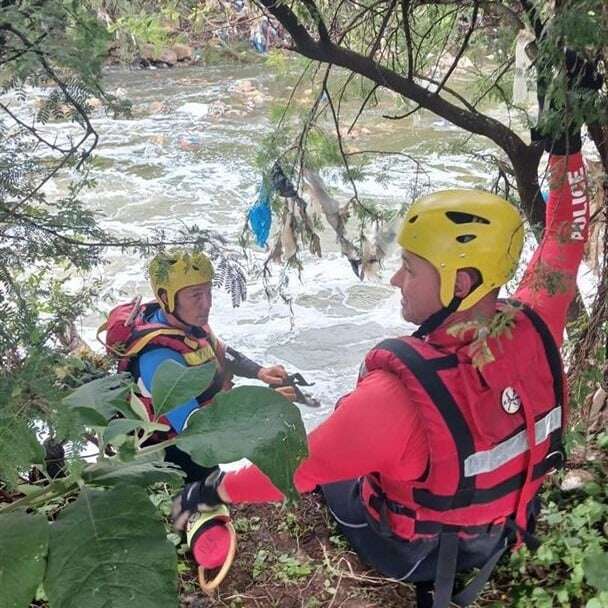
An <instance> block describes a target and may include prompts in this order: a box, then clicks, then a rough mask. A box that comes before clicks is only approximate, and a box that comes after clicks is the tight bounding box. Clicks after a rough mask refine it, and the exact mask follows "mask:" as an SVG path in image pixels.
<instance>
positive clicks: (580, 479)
mask: <svg viewBox="0 0 608 608" xmlns="http://www.w3.org/2000/svg"><path fill="white" fill-rule="evenodd" d="M593 480H594V477H593V473H591V472H590V471H587V470H585V469H572V470H571V471H568V472H567V473H566V475H565V477H564V479H563V481H562V483H561V486H560V487H561V490H562V492H572V491H573V490H580V489H581V488H582V487H583V486H584V485H585V484H587V483H589V482H591V481H593Z"/></svg>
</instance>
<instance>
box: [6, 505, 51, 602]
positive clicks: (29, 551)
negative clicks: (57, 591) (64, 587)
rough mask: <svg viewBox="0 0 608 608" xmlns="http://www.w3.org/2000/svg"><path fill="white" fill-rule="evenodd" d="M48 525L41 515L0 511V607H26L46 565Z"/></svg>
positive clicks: (32, 596) (32, 597)
mask: <svg viewBox="0 0 608 608" xmlns="http://www.w3.org/2000/svg"><path fill="white" fill-rule="evenodd" d="M48 543H49V524H48V521H47V519H46V517H44V516H43V515H39V514H35V515H30V514H27V513H25V512H23V511H16V512H14V513H4V514H0V590H1V593H0V608H27V607H28V606H29V605H30V603H31V602H32V600H33V599H34V594H35V593H36V589H37V588H38V585H39V584H40V583H41V582H42V577H43V576H44V569H45V567H46V554H47V550H48Z"/></svg>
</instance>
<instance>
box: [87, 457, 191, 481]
mask: <svg viewBox="0 0 608 608" xmlns="http://www.w3.org/2000/svg"><path fill="white" fill-rule="evenodd" d="M183 475H184V474H183V472H182V471H181V469H180V468H178V467H176V466H174V465H172V464H170V463H167V462H164V461H162V460H159V455H157V454H152V455H150V456H148V457H147V458H144V457H140V458H137V459H136V460H133V461H131V462H129V463H126V464H125V463H123V462H119V461H117V460H104V461H102V462H99V463H97V464H94V465H91V466H89V467H87V468H86V469H85V470H84V471H83V473H82V478H83V479H84V480H85V481H86V482H87V483H89V484H91V485H93V486H103V487H110V486H115V485H118V484H121V483H128V484H132V485H138V486H143V487H147V486H151V485H153V484H155V483H168V484H171V485H178V484H180V483H181V482H182V478H183Z"/></svg>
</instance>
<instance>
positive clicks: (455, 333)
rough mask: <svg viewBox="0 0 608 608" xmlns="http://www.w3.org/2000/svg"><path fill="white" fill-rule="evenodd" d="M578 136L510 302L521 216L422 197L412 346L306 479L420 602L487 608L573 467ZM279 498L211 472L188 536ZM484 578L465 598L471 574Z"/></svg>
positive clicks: (358, 398)
mask: <svg viewBox="0 0 608 608" xmlns="http://www.w3.org/2000/svg"><path fill="white" fill-rule="evenodd" d="M580 147H581V141H580V135H579V134H576V135H572V134H570V136H569V137H568V138H565V141H562V142H557V143H555V145H553V146H552V148H551V152H552V153H551V155H550V157H549V169H550V174H551V177H550V193H549V198H548V204H547V218H546V219H547V221H546V230H545V234H544V237H543V239H542V242H541V243H540V245H539V246H538V248H537V250H536V252H535V254H534V256H533V259H532V260H531V262H530V264H529V266H528V268H527V271H526V273H525V275H524V277H523V279H522V280H521V283H520V286H519V288H518V289H517V291H516V292H515V294H514V296H513V298H512V300H510V301H508V302H507V301H500V300H499V299H498V291H499V288H500V286H501V285H504V284H505V283H506V282H508V281H509V280H510V279H511V278H512V277H513V275H514V272H515V270H516V268H517V265H518V260H519V257H520V253H521V250H522V244H523V235H524V231H523V221H522V218H521V217H520V215H519V213H518V211H517V210H516V208H515V207H514V206H513V205H511V204H510V203H509V202H507V201H505V200H503V199H501V198H499V197H497V196H495V195H493V194H489V193H486V192H482V191H477V190H447V191H441V192H436V193H434V194H432V195H430V196H428V197H425V198H423V199H421V200H418V201H416V202H415V203H414V204H412V206H411V207H410V208H409V210H408V212H407V215H406V216H405V218H404V220H403V224H402V228H401V231H400V235H399V243H400V245H401V247H402V248H403V249H402V257H401V266H400V267H399V269H398V270H397V272H396V273H395V274H394V276H393V277H392V279H391V284H392V285H393V286H394V287H396V288H398V289H399V290H400V291H401V295H402V300H401V307H402V314H403V317H404V318H405V319H406V320H407V321H410V322H412V323H416V324H419V329H418V330H417V331H416V332H415V333H414V334H413V336H408V337H403V338H397V339H390V340H385V341H383V342H381V343H380V344H378V345H377V346H376V347H375V348H374V349H372V351H371V352H370V353H369V354H368V355H367V356H366V358H365V361H364V364H363V366H362V369H361V372H360V376H359V380H358V383H357V386H356V388H355V390H354V391H353V392H352V393H350V394H348V395H346V396H345V397H343V398H342V399H341V400H340V402H339V405H338V407H337V408H336V410H335V411H334V412H333V414H332V415H331V416H330V417H329V418H328V419H327V420H325V421H324V422H323V423H322V424H321V425H319V426H318V427H317V428H316V429H315V430H314V431H313V432H312V433H311V434H310V435H309V437H308V441H309V455H308V457H307V458H306V459H305V460H304V461H303V462H302V463H301V464H300V465H299V467H298V469H297V470H296V473H295V475H294V483H295V485H296V488H297V489H298V491H299V492H310V491H312V490H314V489H315V488H317V487H319V486H320V487H321V488H322V491H323V494H324V496H325V499H326V501H327V504H328V506H329V508H330V510H331V513H332V515H333V516H334V518H335V520H336V521H337V522H338V525H339V527H340V529H341V531H342V532H343V533H344V534H345V536H346V537H347V538H348V540H349V542H350V544H351V545H352V546H353V547H354V549H355V550H356V551H357V553H358V555H359V557H360V558H361V560H362V561H363V562H365V563H367V564H368V565H370V566H372V567H374V568H375V569H377V570H378V571H380V572H381V573H383V574H384V575H386V576H388V577H391V578H395V579H398V580H403V581H411V582H414V583H417V593H418V601H419V606H430V605H433V606H434V607H435V608H439V607H441V608H443V607H447V606H448V604H449V602H450V600H452V601H454V602H456V603H458V604H459V605H461V606H465V605H467V604H469V603H470V602H472V601H473V599H474V598H475V596H476V595H477V593H478V592H479V591H480V590H481V588H482V587H483V585H484V584H485V582H486V581H487V579H488V577H489V575H490V573H491V571H492V569H493V567H494V565H495V564H496V562H497V561H498V559H499V558H500V556H501V555H502V554H503V552H504V551H505V550H506V548H507V547H509V546H511V545H513V544H515V545H519V544H521V542H527V543H529V544H531V545H532V544H534V542H535V539H533V537H532V536H531V534H530V533H531V531H532V528H533V522H534V518H535V514H536V512H537V510H538V499H537V497H536V496H537V493H538V490H539V488H540V486H541V484H542V482H543V479H544V478H545V476H546V475H547V473H548V472H550V471H551V470H552V469H553V468H555V467H556V466H559V465H560V464H561V463H562V462H563V457H564V456H563V448H562V434H563V430H564V426H565V423H566V405H567V394H566V386H565V380H564V375H563V369H562V361H561V358H560V354H559V346H560V345H561V343H562V339H563V332H564V327H565V322H566V313H567V309H568V306H569V304H570V302H571V301H572V298H573V295H574V293H575V287H576V275H577V270H578V267H579V264H580V261H581V259H582V256H583V247H584V244H585V240H586V238H587V229H588V220H589V205H588V200H587V190H586V177H585V169H584V166H583V161H582V157H581V153H580ZM281 499H282V495H281V493H280V492H279V491H278V490H277V489H276V488H275V487H274V486H273V485H272V483H271V482H270V480H269V479H268V478H267V477H266V476H265V475H264V474H263V473H262V472H261V471H260V470H258V469H257V468H256V467H254V466H249V467H246V468H243V469H241V470H239V471H235V472H229V473H226V474H225V475H224V474H213V475H211V476H209V478H208V479H206V480H205V481H204V482H199V483H196V484H191V485H189V486H186V488H185V489H184V491H183V492H182V494H181V495H180V496H179V497H178V498H176V500H175V502H174V510H173V517H174V522H175V526H176V527H177V528H178V529H180V528H182V527H183V526H184V525H185V523H186V521H187V519H188V517H189V516H190V515H191V514H192V513H193V512H195V511H196V510H197V509H198V510H204V509H207V508H212V507H214V505H218V504H220V503H241V502H265V501H278V500H281ZM473 567H477V568H480V572H479V574H478V575H477V576H476V578H475V579H474V580H473V582H472V583H471V584H470V585H469V586H468V587H467V588H466V589H465V590H463V591H462V592H461V593H459V594H456V595H454V592H453V583H454V576H455V573H456V572H457V571H461V570H467V569H469V568H473Z"/></svg>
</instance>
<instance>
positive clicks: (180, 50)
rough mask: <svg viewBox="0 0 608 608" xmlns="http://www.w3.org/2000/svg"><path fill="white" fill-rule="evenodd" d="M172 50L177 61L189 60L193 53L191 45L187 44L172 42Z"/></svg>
mask: <svg viewBox="0 0 608 608" xmlns="http://www.w3.org/2000/svg"><path fill="white" fill-rule="evenodd" d="M172 50H173V52H174V53H175V55H176V57H177V60H178V61H190V60H191V59H192V57H193V55H194V51H193V50H192V47H191V46H188V45H187V44H174V45H173V48H172Z"/></svg>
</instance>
